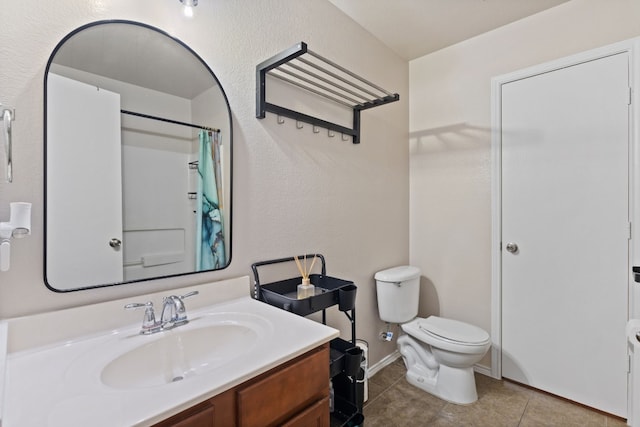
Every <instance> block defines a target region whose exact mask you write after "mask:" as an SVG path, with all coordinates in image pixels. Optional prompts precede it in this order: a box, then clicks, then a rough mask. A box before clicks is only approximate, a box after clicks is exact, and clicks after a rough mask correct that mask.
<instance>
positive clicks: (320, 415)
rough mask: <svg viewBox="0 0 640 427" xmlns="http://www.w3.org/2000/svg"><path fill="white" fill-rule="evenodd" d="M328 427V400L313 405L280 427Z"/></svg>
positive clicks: (326, 398)
mask: <svg viewBox="0 0 640 427" xmlns="http://www.w3.org/2000/svg"><path fill="white" fill-rule="evenodd" d="M328 425H329V398H328V397H325V398H324V399H322V400H320V401H318V402H316V403H314V404H313V405H311V406H310V407H308V408H307V409H305V410H304V411H302V412H300V413H299V414H298V415H296V416H295V417H293V418H291V419H290V420H289V421H287V422H286V423H284V424H282V427H327V426H328Z"/></svg>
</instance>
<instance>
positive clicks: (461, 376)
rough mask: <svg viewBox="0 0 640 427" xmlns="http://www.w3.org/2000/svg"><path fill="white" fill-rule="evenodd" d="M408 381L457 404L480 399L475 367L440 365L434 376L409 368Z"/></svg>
mask: <svg viewBox="0 0 640 427" xmlns="http://www.w3.org/2000/svg"><path fill="white" fill-rule="evenodd" d="M407 381H408V382H409V384H411V385H413V386H415V387H418V388H419V389H421V390H424V391H426V392H427V393H430V394H433V395H434V396H436V397H439V398H440V399H442V400H446V401H447V402H451V403H455V404H457V405H468V404H471V403H473V402H475V401H476V400H478V393H477V391H476V379H475V376H474V373H473V368H451V367H449V366H443V365H440V367H439V369H438V373H437V374H436V375H435V376H433V377H428V376H425V375H423V374H422V373H421V372H419V371H418V370H417V369H415V368H413V369H412V368H409V369H408V370H407Z"/></svg>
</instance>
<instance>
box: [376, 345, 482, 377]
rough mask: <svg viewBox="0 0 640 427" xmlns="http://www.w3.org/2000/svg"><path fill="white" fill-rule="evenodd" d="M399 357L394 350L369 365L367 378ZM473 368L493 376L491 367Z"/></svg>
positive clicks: (476, 366)
mask: <svg viewBox="0 0 640 427" xmlns="http://www.w3.org/2000/svg"><path fill="white" fill-rule="evenodd" d="M400 357H401V356H400V352H399V351H398V350H396V351H394V352H393V353H391V354H389V355H388V356H386V357H384V358H382V360H380V361H379V362H378V363H376V364H375V365H371V366H369V369H368V370H367V378H371V377H372V376H374V375H375V374H377V373H378V371H380V370H382V369H383V368H385V367H387V366H389V365H391V364H392V363H393V362H395V361H396V360H398V359H399V358H400ZM473 370H474V371H475V372H477V373H479V374H482V375H486V376H488V377H491V378H493V376H492V375H491V368H490V367H489V366H484V365H474V366H473Z"/></svg>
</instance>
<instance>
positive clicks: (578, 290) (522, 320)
mask: <svg viewBox="0 0 640 427" xmlns="http://www.w3.org/2000/svg"><path fill="white" fill-rule="evenodd" d="M628 60H629V59H628V55H627V54H626V53H621V54H617V55H612V56H608V57H605V58H601V59H597V60H592V61H588V62H584V63H581V64H577V65H573V66H569V67H565V68H562V69H559V70H556V71H552V72H546V73H541V74H538V75H533V76H531V77H529V78H524V79H520V80H517V81H513V82H510V83H506V84H503V85H502V96H501V103H502V111H501V121H502V123H501V128H502V136H501V137H502V375H503V376H504V377H506V378H509V379H513V380H515V381H518V382H521V383H525V384H529V385H531V386H533V387H536V388H539V389H542V390H545V391H548V392H551V393H554V394H556V395H560V396H563V397H566V398H568V399H571V400H574V401H577V402H580V403H582V404H585V405H588V406H591V407H595V408H598V409H600V410H603V411H606V412H609V413H612V414H616V415H620V416H623V417H624V416H626V392H627V388H626V384H627V383H626V381H627V367H628V359H627V348H626V342H625V325H626V322H627V317H628V314H627V312H628V286H629V285H628V275H629V261H628V259H629V241H628V239H629V236H630V228H629V227H630V226H629V166H628V165H629V154H628V152H629V151H628V150H629V117H628V111H629V105H628V104H629V73H628ZM508 243H512V244H515V245H517V250H515V251H514V252H510V251H508V250H507V249H509V250H513V249H515V248H514V247H513V246H509V248H507V244H508Z"/></svg>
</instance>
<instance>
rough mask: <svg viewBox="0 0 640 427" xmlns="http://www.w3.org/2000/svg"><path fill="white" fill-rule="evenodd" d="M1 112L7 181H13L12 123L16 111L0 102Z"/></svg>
mask: <svg viewBox="0 0 640 427" xmlns="http://www.w3.org/2000/svg"><path fill="white" fill-rule="evenodd" d="M0 113H2V138H3V140H4V154H5V160H6V166H7V170H6V175H5V177H6V180H7V182H12V181H13V160H12V152H13V140H12V138H13V130H12V128H11V126H12V123H11V122H13V121H14V120H15V117H16V112H15V110H14V109H13V108H11V107H7V106H6V105H2V103H0Z"/></svg>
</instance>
